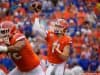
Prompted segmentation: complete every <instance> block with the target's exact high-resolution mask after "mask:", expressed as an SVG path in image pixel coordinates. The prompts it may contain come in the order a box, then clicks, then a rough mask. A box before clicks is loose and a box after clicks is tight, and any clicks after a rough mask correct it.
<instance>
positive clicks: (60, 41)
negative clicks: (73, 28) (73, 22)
mask: <svg viewBox="0 0 100 75" xmlns="http://www.w3.org/2000/svg"><path fill="white" fill-rule="evenodd" d="M53 24H54V25H53V26H54V30H53V31H45V30H44V29H43V28H41V24H40V23H39V18H36V19H35V23H34V26H33V31H34V32H35V33H38V34H39V35H41V36H42V37H43V38H45V40H46V42H47V46H48V56H47V59H48V62H49V63H50V65H49V66H48V68H47V71H46V75H63V74H64V67H65V65H66V60H67V59H68V57H69V52H70V51H69V50H70V44H71V43H72V40H71V38H70V37H69V36H66V35H65V30H66V27H67V23H66V21H65V20H64V19H57V20H55V21H54V23H53Z"/></svg>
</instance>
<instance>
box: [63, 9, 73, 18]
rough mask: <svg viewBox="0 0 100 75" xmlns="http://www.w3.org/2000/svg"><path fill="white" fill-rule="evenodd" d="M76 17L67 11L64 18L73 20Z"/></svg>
mask: <svg viewBox="0 0 100 75" xmlns="http://www.w3.org/2000/svg"><path fill="white" fill-rule="evenodd" d="M73 17H74V14H73V13H72V12H69V11H65V12H64V13H63V18H64V19H69V18H73Z"/></svg>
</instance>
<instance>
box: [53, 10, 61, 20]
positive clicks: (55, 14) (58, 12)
mask: <svg viewBox="0 0 100 75" xmlns="http://www.w3.org/2000/svg"><path fill="white" fill-rule="evenodd" d="M54 16H55V18H57V19H59V18H62V13H61V12H60V11H57V12H55V13H54Z"/></svg>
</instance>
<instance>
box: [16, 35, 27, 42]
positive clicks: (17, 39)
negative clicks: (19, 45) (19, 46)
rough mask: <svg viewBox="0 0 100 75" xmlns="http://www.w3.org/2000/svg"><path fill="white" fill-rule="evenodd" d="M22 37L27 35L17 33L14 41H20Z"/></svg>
mask: <svg viewBox="0 0 100 75" xmlns="http://www.w3.org/2000/svg"><path fill="white" fill-rule="evenodd" d="M22 39H25V35H23V34H20V33H17V34H15V35H14V42H17V41H20V40H22Z"/></svg>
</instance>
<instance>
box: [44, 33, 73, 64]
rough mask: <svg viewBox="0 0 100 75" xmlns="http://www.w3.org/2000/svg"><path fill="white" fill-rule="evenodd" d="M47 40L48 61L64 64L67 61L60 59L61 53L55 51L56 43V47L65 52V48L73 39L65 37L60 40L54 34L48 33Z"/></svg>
mask: <svg viewBox="0 0 100 75" xmlns="http://www.w3.org/2000/svg"><path fill="white" fill-rule="evenodd" d="M46 40H47V44H48V57H47V59H48V61H49V62H51V63H54V64H59V63H62V62H64V61H65V60H63V59H61V58H60V57H59V53H58V52H57V51H56V50H54V51H53V47H54V43H55V42H57V44H56V45H57V46H58V45H59V49H60V50H61V51H62V52H63V48H64V47H65V46H66V45H69V44H70V43H71V38H70V37H69V36H65V35H64V36H62V37H61V38H60V39H59V38H58V37H57V36H56V35H55V34H54V33H52V32H48V34H47V37H46Z"/></svg>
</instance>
